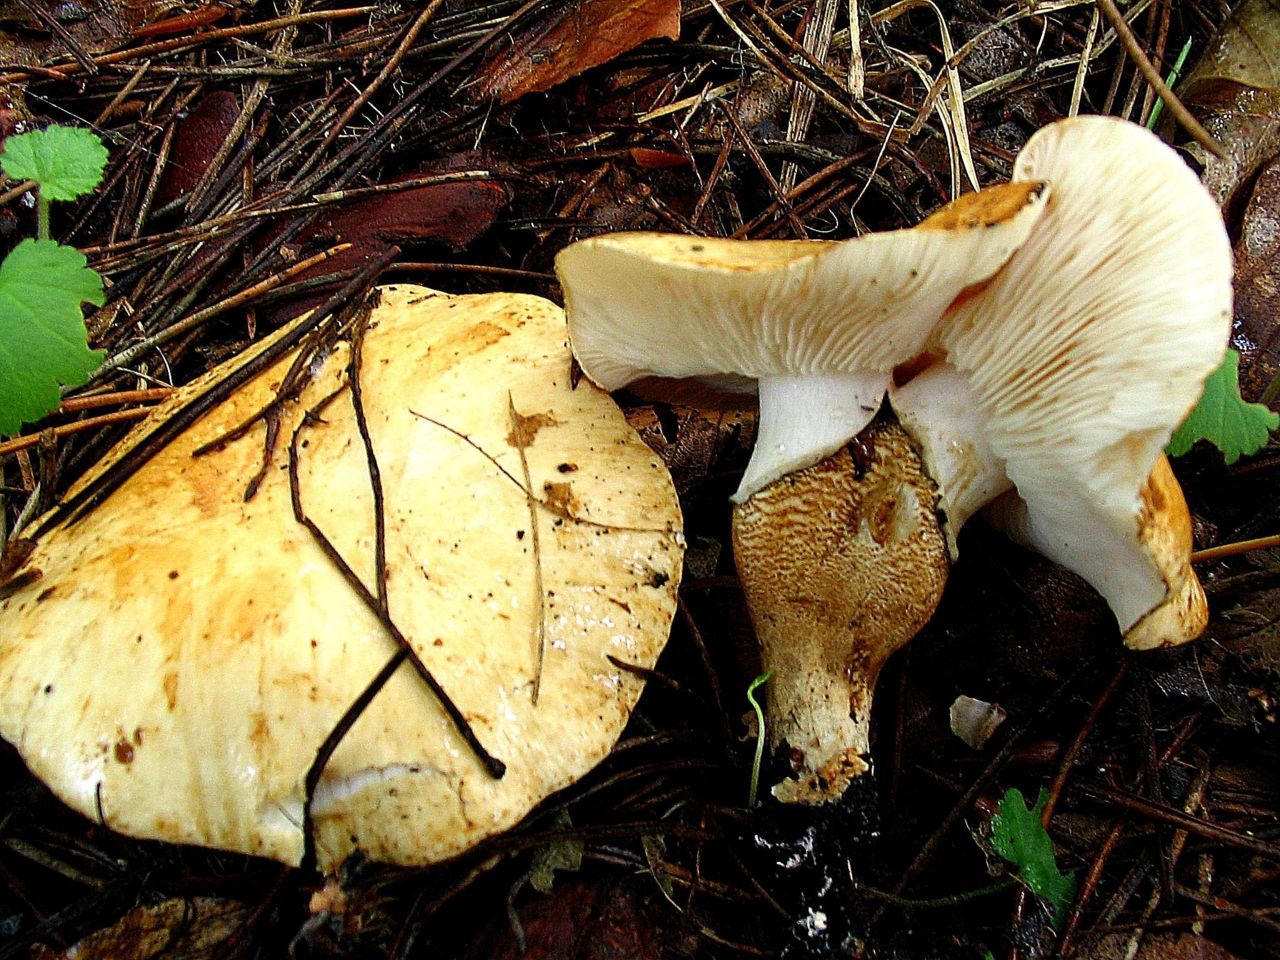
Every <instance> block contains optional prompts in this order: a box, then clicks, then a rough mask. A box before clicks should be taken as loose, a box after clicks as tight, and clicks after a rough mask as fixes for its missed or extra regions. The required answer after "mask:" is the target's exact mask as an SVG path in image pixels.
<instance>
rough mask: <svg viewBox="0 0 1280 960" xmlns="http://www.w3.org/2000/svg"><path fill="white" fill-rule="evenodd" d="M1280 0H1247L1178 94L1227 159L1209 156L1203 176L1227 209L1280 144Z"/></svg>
mask: <svg viewBox="0 0 1280 960" xmlns="http://www.w3.org/2000/svg"><path fill="white" fill-rule="evenodd" d="M1278 52H1280V0H1244V2H1243V3H1241V4H1240V6H1238V7H1237V8H1236V10H1235V11H1234V12H1233V13H1232V15H1231V16H1230V17H1229V18H1228V19H1227V21H1226V23H1224V24H1223V25H1222V28H1221V29H1220V30H1219V31H1218V34H1217V36H1216V37H1215V38H1214V40H1213V42H1212V43H1211V44H1210V45H1209V48H1208V49H1207V50H1206V51H1205V54H1204V56H1203V57H1202V58H1201V60H1200V62H1199V63H1198V64H1197V65H1196V68H1195V69H1194V70H1193V71H1192V72H1191V73H1190V75H1188V77H1187V79H1186V81H1185V82H1184V83H1183V84H1182V85H1181V86H1180V88H1179V91H1178V95H1179V96H1180V97H1181V98H1182V101H1183V102H1184V103H1185V104H1186V105H1187V107H1188V108H1189V109H1190V110H1191V111H1192V112H1193V113H1194V114H1195V115H1196V116H1197V118H1198V119H1199V120H1200V122H1201V123H1203V124H1204V126H1205V129H1206V130H1208V131H1209V132H1210V133H1211V134H1213V136H1214V137H1215V138H1216V139H1217V140H1218V142H1219V143H1221V144H1222V145H1223V146H1224V147H1225V148H1226V153H1227V155H1226V157H1224V158H1222V159H1218V158H1216V157H1208V156H1206V157H1205V158H1204V160H1205V171H1204V180H1205V183H1206V185H1207V186H1208V187H1209V189H1210V190H1211V191H1212V192H1213V193H1214V195H1215V196H1216V197H1217V198H1218V202H1219V203H1220V204H1222V205H1223V206H1224V207H1230V206H1234V203H1233V201H1234V199H1235V193H1236V190H1237V189H1238V188H1239V187H1240V186H1241V185H1243V184H1246V183H1248V182H1249V181H1250V179H1251V178H1252V176H1253V173H1254V172H1255V171H1256V170H1257V169H1258V167H1259V166H1260V165H1261V164H1263V163H1265V162H1266V161H1267V160H1270V159H1271V158H1272V157H1273V156H1275V154H1276V151H1277V149H1278V148H1280V53H1278Z"/></svg>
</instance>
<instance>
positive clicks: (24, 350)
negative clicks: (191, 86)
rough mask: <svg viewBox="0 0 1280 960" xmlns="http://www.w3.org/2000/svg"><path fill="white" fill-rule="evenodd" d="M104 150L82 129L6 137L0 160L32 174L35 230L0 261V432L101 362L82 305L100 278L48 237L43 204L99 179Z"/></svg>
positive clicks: (95, 296) (79, 192) (96, 294)
mask: <svg viewBox="0 0 1280 960" xmlns="http://www.w3.org/2000/svg"><path fill="white" fill-rule="evenodd" d="M106 162H107V151H106V148H105V147H104V146H103V145H102V141H101V140H99V139H98V137H97V136H96V135H94V134H93V133H90V132H89V131H88V130H80V129H77V128H74V127H58V126H54V127H49V128H48V129H47V130H37V131H34V132H32V133H24V134H20V135H18V136H14V137H10V138H9V139H8V140H6V141H5V145H4V152H3V153H0V167H3V169H4V172H5V173H6V174H8V176H10V177H12V178H13V179H15V180H34V181H36V186H37V191H38V207H37V232H38V233H39V236H38V238H37V239H34V240H23V241H22V242H21V243H19V244H18V246H17V247H15V248H14V250H13V252H12V253H10V254H9V256H7V257H6V258H5V259H4V262H3V263H2V264H0V435H3V434H9V433H15V432H17V430H18V428H19V427H21V426H22V424H24V423H31V422H33V421H36V420H39V419H40V418H41V417H43V416H45V415H46V414H48V413H49V412H51V411H53V410H56V409H57V407H58V403H59V402H60V399H61V394H60V390H59V385H63V386H79V385H80V384H82V383H84V382H85V381H86V380H88V378H89V375H90V374H91V373H92V372H93V371H94V370H95V369H97V367H98V365H99V364H100V363H101V362H102V357H103V354H102V351H100V350H90V349H89V346H88V332H87V331H86V330H85V325H84V316H83V314H82V312H81V304H83V303H91V304H93V305H95V306H101V305H102V303H103V289H102V278H101V277H100V276H99V275H98V274H97V273H96V272H95V271H94V270H92V269H90V268H89V266H88V262H87V261H86V260H85V257H84V255H83V254H82V253H80V252H79V251H78V250H76V249H74V248H73V247H65V246H63V245H62V244H60V243H56V242H54V241H53V240H51V239H50V238H49V204H50V203H51V202H52V201H54V200H74V199H75V198H76V197H79V196H83V195H84V194H86V193H89V192H91V191H93V190H94V189H95V188H96V187H97V186H98V184H99V183H101V182H102V170H103V167H104V166H105V164H106Z"/></svg>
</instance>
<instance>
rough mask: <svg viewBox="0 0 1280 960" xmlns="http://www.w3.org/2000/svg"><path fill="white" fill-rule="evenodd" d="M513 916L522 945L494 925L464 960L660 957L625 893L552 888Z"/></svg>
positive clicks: (572, 885)
mask: <svg viewBox="0 0 1280 960" xmlns="http://www.w3.org/2000/svg"><path fill="white" fill-rule="evenodd" d="M517 913H518V915H519V918H520V925H521V927H522V928H523V933H524V940H525V943H524V944H523V945H521V944H520V943H519V941H518V940H517V939H516V935H515V934H514V933H513V932H512V930H511V928H510V926H509V925H507V924H495V925H494V926H493V927H491V928H490V929H489V930H488V931H487V932H486V933H485V934H484V935H482V936H481V937H480V939H479V940H477V941H476V943H474V944H473V945H472V947H471V949H469V950H468V951H466V952H465V954H464V956H465V958H466V960H480V958H484V960H657V958H658V957H660V956H661V955H662V951H661V950H660V949H659V946H658V944H657V942H656V939H657V938H656V937H655V936H654V932H653V929H652V927H651V925H650V923H649V922H648V921H647V920H646V919H645V917H644V915H643V911H642V907H641V905H640V904H639V903H637V902H636V898H635V896H634V895H632V894H631V893H630V892H629V891H628V890H627V889H626V888H625V887H622V886H619V885H610V886H603V885H601V884H598V883H596V884H591V883H583V882H580V881H574V882H569V883H564V882H557V883H556V885H555V886H554V887H553V888H552V890H551V892H550V893H549V894H547V895H545V896H538V897H534V898H531V899H530V900H529V901H528V902H527V903H526V904H524V905H523V906H521V907H520V908H519V909H518V910H517Z"/></svg>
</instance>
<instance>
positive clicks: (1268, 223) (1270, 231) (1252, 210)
mask: <svg viewBox="0 0 1280 960" xmlns="http://www.w3.org/2000/svg"><path fill="white" fill-rule="evenodd" d="M1238 237H1239V238H1238V239H1237V240H1236V246H1235V255H1236V275H1235V295H1236V302H1235V311H1236V326H1235V334H1234V337H1233V342H1234V344H1235V346H1236V348H1237V349H1238V350H1239V351H1240V388H1241V392H1242V393H1243V394H1244V395H1245V396H1246V397H1250V398H1253V397H1257V396H1259V395H1260V394H1261V393H1262V391H1263V390H1265V389H1266V387H1267V384H1268V383H1269V382H1270V381H1271V378H1272V377H1274V376H1275V375H1276V371H1277V369H1280V161H1277V160H1272V161H1271V162H1269V163H1268V164H1267V165H1266V166H1264V167H1263V168H1262V172H1261V173H1260V174H1258V178H1257V180H1256V181H1254V184H1253V190H1252V193H1251V194H1250V195H1249V197H1248V201H1247V203H1246V204H1245V207H1244V212H1243V214H1242V215H1241V218H1240V229H1239V235H1238Z"/></svg>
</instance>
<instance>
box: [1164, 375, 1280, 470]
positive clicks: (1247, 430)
mask: <svg viewBox="0 0 1280 960" xmlns="http://www.w3.org/2000/svg"><path fill="white" fill-rule="evenodd" d="M1277 426H1280V415H1277V414H1275V413H1273V412H1272V411H1270V410H1268V409H1267V408H1266V407H1265V406H1263V405H1262V404H1260V403H1246V402H1245V401H1244V400H1243V399H1242V398H1241V396H1240V354H1238V353H1237V352H1236V351H1234V350H1228V351H1227V354H1226V356H1225V357H1223V358H1222V363H1221V365H1219V367H1218V369H1217V370H1215V371H1214V372H1213V373H1211V374H1210V375H1209V379H1208V380H1206V381H1205V384H1204V394H1203V395H1202V396H1201V397H1200V402H1199V403H1197V404H1196V406H1195V409H1193V410H1192V411H1191V413H1190V414H1189V415H1188V416H1187V419H1186V420H1184V421H1183V422H1182V426H1180V427H1178V429H1177V430H1175V431H1174V433H1173V437H1172V438H1171V439H1170V440H1169V445H1168V446H1167V447H1166V448H1165V449H1166V451H1167V452H1168V454H1169V456H1171V457H1180V456H1182V455H1183V454H1184V453H1186V452H1187V451H1188V450H1190V449H1191V448H1192V446H1194V445H1195V443H1196V441H1197V440H1208V441H1209V442H1210V443H1212V444H1213V445H1214V446H1215V447H1217V448H1218V449H1219V450H1221V451H1222V456H1223V457H1224V458H1225V459H1226V461H1227V463H1235V462H1236V461H1237V460H1239V459H1240V458H1241V457H1243V456H1248V455H1249V454H1251V453H1257V452H1258V451H1259V450H1261V449H1262V448H1263V447H1264V446H1265V445H1266V442H1267V438H1268V437H1269V436H1270V435H1271V431H1272V430H1274V429H1275V428H1276V427H1277Z"/></svg>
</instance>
